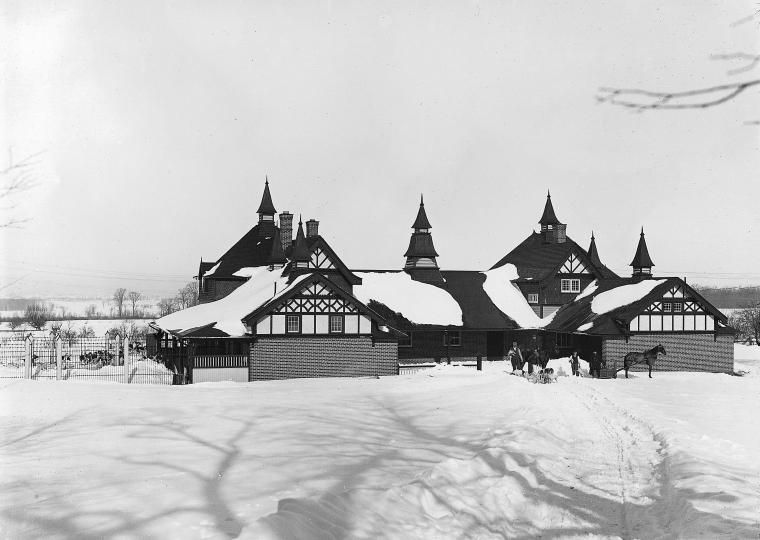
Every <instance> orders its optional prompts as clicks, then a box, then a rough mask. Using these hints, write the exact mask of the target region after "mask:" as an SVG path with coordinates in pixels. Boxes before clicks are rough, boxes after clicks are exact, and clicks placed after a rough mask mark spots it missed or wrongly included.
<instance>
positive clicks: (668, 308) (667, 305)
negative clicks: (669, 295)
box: [662, 302, 673, 313]
mask: <svg viewBox="0 0 760 540" xmlns="http://www.w3.org/2000/svg"><path fill="white" fill-rule="evenodd" d="M662 310H663V311H664V312H665V313H670V312H671V311H673V304H671V303H670V302H665V303H663V304H662Z"/></svg>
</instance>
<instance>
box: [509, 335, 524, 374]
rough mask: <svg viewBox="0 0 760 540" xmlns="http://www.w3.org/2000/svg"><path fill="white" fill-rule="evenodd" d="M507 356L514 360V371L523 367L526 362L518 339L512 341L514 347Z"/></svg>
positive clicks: (511, 360)
mask: <svg viewBox="0 0 760 540" xmlns="http://www.w3.org/2000/svg"><path fill="white" fill-rule="evenodd" d="M507 358H509V361H510V362H512V371H515V370H517V369H522V366H523V362H524V361H523V356H522V351H521V350H520V347H518V346H517V342H516V341H513V342H512V348H511V349H509V351H507Z"/></svg>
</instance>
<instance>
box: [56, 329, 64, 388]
mask: <svg viewBox="0 0 760 540" xmlns="http://www.w3.org/2000/svg"><path fill="white" fill-rule="evenodd" d="M62 378H63V356H62V353H61V336H57V337H56V338H55V380H57V381H60V380H61V379H62Z"/></svg>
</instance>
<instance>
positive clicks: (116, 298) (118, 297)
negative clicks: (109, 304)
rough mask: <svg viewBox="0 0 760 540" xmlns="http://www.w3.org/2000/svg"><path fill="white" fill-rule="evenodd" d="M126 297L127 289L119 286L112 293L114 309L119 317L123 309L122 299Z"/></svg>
mask: <svg viewBox="0 0 760 540" xmlns="http://www.w3.org/2000/svg"><path fill="white" fill-rule="evenodd" d="M126 297H127V289H125V288H124V287H119V288H118V289H116V290H115V291H114V293H113V303H114V304H116V311H117V313H118V314H119V317H121V316H122V313H123V311H124V299H125V298H126Z"/></svg>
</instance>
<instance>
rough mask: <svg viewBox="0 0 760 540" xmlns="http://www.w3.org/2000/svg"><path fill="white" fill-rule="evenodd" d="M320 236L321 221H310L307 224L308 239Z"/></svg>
mask: <svg viewBox="0 0 760 540" xmlns="http://www.w3.org/2000/svg"><path fill="white" fill-rule="evenodd" d="M318 235H319V221H317V220H316V219H310V220H309V221H307V222H306V238H311V237H312V236H318Z"/></svg>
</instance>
